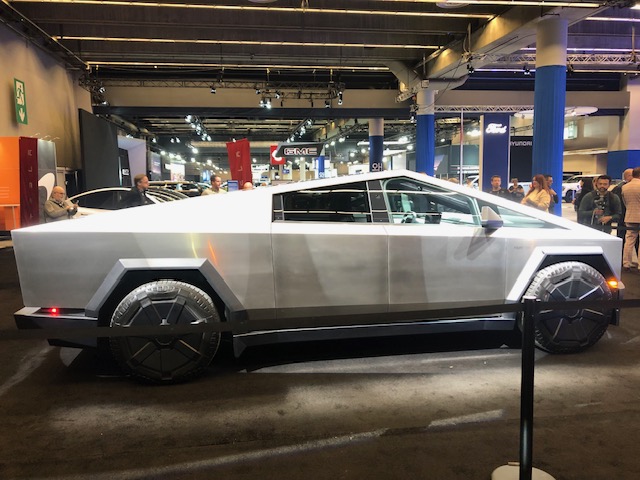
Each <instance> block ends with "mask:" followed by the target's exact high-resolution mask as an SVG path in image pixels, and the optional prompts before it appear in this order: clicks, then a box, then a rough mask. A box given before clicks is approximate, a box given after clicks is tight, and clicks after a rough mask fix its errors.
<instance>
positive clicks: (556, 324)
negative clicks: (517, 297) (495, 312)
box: [525, 262, 612, 353]
mask: <svg viewBox="0 0 640 480" xmlns="http://www.w3.org/2000/svg"><path fill="white" fill-rule="evenodd" d="M525 295H526V296H534V297H536V298H538V299H540V300H541V301H543V302H562V301H572V300H605V301H606V300H611V298H612V294H611V290H610V289H609V286H608V285H607V281H606V280H605V278H604V277H603V276H602V275H601V274H600V272H598V271H597V270H596V269H595V268H593V267H591V266H589V265H586V264H584V263H581V262H562V263H558V264H555V265H550V266H548V267H546V268H543V269H542V270H540V271H539V272H538V273H537V274H536V276H535V277H534V279H533V282H531V285H530V286H529V288H528V289H527V291H526V293H525ZM610 318H611V310H610V309H591V308H584V309H572V310H543V311H541V312H540V313H539V314H538V315H537V317H536V323H535V333H536V346H538V347H539V348H541V349H542V350H546V351H548V352H551V353H574V352H579V351H582V350H585V349H587V348H589V347H590V346H591V345H593V344H595V343H596V342H597V341H598V340H599V339H600V337H602V335H604V332H605V331H606V330H607V327H608V326H609V319H610Z"/></svg>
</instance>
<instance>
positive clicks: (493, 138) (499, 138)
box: [480, 113, 562, 191]
mask: <svg viewBox="0 0 640 480" xmlns="http://www.w3.org/2000/svg"><path fill="white" fill-rule="evenodd" d="M510 118H511V116H510V115H509V114H508V113H487V114H485V115H484V116H483V122H482V130H483V131H482V170H481V171H482V185H481V186H480V188H481V189H482V191H487V190H489V189H491V177H492V176H493V175H500V178H501V179H502V188H509V139H510V137H511V134H510ZM561 178H562V177H561ZM523 180H525V179H523ZM527 181H529V179H527Z"/></svg>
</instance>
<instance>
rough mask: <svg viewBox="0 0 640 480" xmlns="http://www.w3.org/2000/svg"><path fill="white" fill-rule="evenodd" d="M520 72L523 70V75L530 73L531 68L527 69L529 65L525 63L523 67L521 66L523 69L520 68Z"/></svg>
mask: <svg viewBox="0 0 640 480" xmlns="http://www.w3.org/2000/svg"><path fill="white" fill-rule="evenodd" d="M522 72H523V73H524V74H525V75H531V70H530V69H529V65H526V64H525V66H524V67H523V69H522Z"/></svg>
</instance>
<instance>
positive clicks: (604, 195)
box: [578, 175, 622, 233]
mask: <svg viewBox="0 0 640 480" xmlns="http://www.w3.org/2000/svg"><path fill="white" fill-rule="evenodd" d="M610 185H611V177H610V176H608V175H600V176H599V177H598V178H597V179H596V189H595V190H592V191H591V192H589V193H587V194H586V195H585V196H584V197H583V198H582V201H581V202H580V206H579V207H578V217H580V219H581V221H580V222H579V223H582V224H584V225H590V226H591V227H593V228H596V229H598V230H602V231H603V232H605V233H611V230H612V227H611V224H612V223H614V222H618V221H619V220H620V216H621V214H622V207H621V206H620V199H619V198H618V196H617V195H614V194H613V193H611V192H609V191H608V190H609V186H610Z"/></svg>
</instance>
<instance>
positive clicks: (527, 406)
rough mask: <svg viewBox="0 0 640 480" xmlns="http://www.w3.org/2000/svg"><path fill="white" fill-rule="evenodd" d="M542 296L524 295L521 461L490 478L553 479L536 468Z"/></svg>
mask: <svg viewBox="0 0 640 480" xmlns="http://www.w3.org/2000/svg"><path fill="white" fill-rule="evenodd" d="M539 302H540V301H539V299H537V298H535V297H524V299H523V303H524V305H523V310H524V311H523V315H522V373H521V383H520V462H519V464H517V465H516V464H515V463H510V464H508V465H503V466H502V467H498V468H496V469H495V470H494V471H493V473H492V474H491V480H554V478H553V477H552V476H551V475H549V474H548V473H546V472H543V471H542V470H539V469H537V468H533V465H532V460H531V459H532V457H533V380H534V375H533V373H534V367H535V353H536V352H535V349H536V346H535V340H536V339H535V335H536V327H535V323H536V315H537V314H538V311H539V310H540V304H539Z"/></svg>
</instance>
